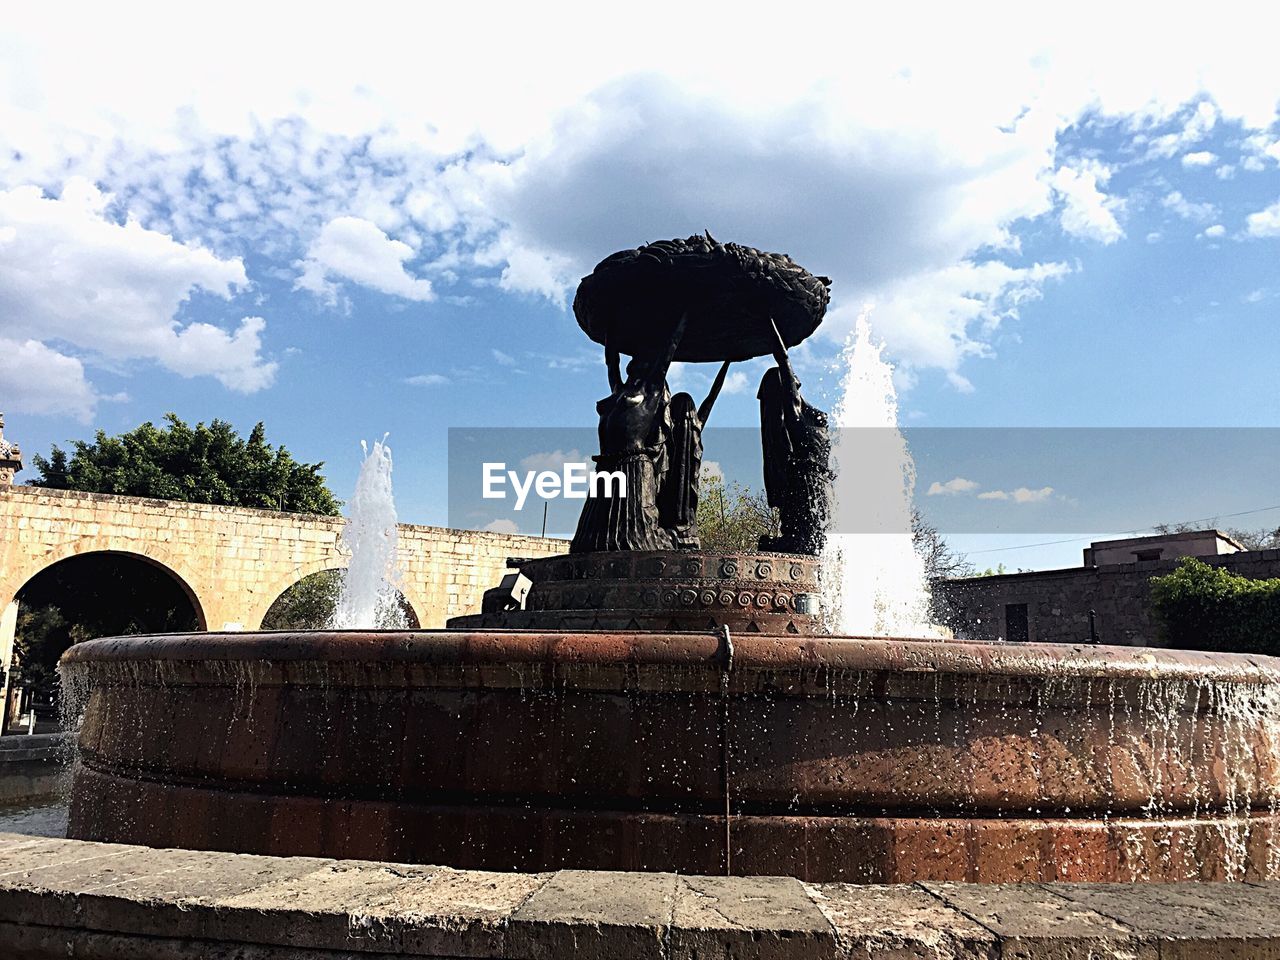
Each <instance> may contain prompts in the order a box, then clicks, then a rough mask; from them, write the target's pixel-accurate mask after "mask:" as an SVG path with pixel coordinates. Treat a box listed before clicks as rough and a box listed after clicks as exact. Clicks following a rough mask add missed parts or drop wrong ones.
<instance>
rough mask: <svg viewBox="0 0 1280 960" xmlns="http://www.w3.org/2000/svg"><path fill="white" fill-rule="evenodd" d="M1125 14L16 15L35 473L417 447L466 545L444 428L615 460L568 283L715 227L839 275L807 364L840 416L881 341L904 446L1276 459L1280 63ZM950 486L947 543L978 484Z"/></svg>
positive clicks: (3, 101)
mask: <svg viewBox="0 0 1280 960" xmlns="http://www.w3.org/2000/svg"><path fill="white" fill-rule="evenodd" d="M1114 6H1115V5H1110V6H1107V7H1103V6H1101V5H1099V6H1097V7H1096V8H1094V7H1090V6H1089V5H1087V4H1086V5H1084V6H1077V7H1074V8H1073V9H1072V11H1071V12H1070V14H1067V13H1066V12H1064V11H1055V12H1054V13H1053V14H1052V15H1050V14H1049V13H1035V12H1033V11H1027V10H1026V9H1024V8H1023V7H1020V6H1017V5H1008V6H1004V5H992V6H987V7H983V8H979V9H976V10H975V9H972V8H968V7H967V8H966V10H967V11H968V12H967V13H959V12H955V11H952V12H949V13H942V12H939V11H937V10H933V9H930V11H929V12H928V13H927V15H926V14H925V13H924V12H923V11H922V10H919V9H914V10H913V9H903V10H901V11H896V12H884V13H881V14H878V15H876V17H875V18H874V19H866V18H865V17H864V18H861V19H859V20H857V21H850V22H849V23H847V24H846V23H841V22H839V19H840V18H839V17H834V19H833V15H832V14H831V12H830V8H829V7H813V8H807V7H805V6H804V5H802V4H801V5H796V6H794V7H789V8H788V9H789V14H790V16H789V18H788V19H787V21H785V22H779V21H778V19H777V16H776V14H771V15H768V16H766V11H776V7H761V8H760V9H759V10H755V11H754V13H753V10H752V7H751V5H750V4H746V5H743V4H738V5H735V6H734V7H733V8H731V9H732V10H733V11H734V15H733V16H732V17H730V18H729V19H726V18H725V16H724V15H723V13H724V10H723V9H720V10H717V9H716V8H714V7H711V6H710V5H708V6H707V8H706V9H705V10H704V9H702V8H701V7H700V8H699V9H697V10H691V9H689V8H688V6H687V5H684V6H681V7H675V6H672V7H670V8H669V9H668V8H666V7H663V6H662V5H660V4H659V5H649V6H646V10H647V11H648V12H649V13H650V15H651V16H650V17H649V18H647V19H637V18H635V17H629V18H627V19H626V20H623V19H618V20H617V21H616V22H614V21H613V20H612V19H611V17H613V16H617V17H619V18H621V17H622V13H621V12H619V13H618V14H609V15H602V14H600V13H599V10H598V8H591V7H590V6H586V5H582V6H575V5H563V6H560V5H554V4H553V5H549V6H540V7H539V8H538V9H537V10H536V11H535V10H530V9H528V8H527V6H526V7H519V6H514V5H512V6H505V5H500V6H494V7H488V8H486V9H483V10H479V11H472V12H467V11H462V10H454V11H450V12H448V13H439V12H433V13H432V14H431V15H429V16H428V15H426V14H424V13H422V12H420V10H419V8H417V7H415V6H403V7H396V6H379V5H373V6H370V7H369V8H368V11H367V12H362V14H361V18H362V19H361V20H359V21H351V20H349V19H346V18H347V17H349V14H342V13H341V9H342V8H337V7H335V8H332V9H328V8H324V7H317V6H316V5H308V6H306V7H293V6H290V5H283V4H282V5H278V6H277V5H272V8H271V9H269V10H262V9H259V7H261V5H258V6H255V7H249V6H243V7H242V6H239V5H237V4H226V5H219V7H218V9H217V10H216V12H215V11H212V10H211V11H209V12H207V13H205V14H202V15H199V16H197V15H194V14H176V13H173V12H172V11H170V10H169V9H168V8H166V7H163V6H148V5H128V4H126V5H123V6H121V7H114V6H113V8H112V10H110V11H105V10H102V9H101V8H95V7H92V6H87V5H86V6H85V7H83V8H81V9H80V10H79V11H78V13H77V14H76V15H75V16H73V17H70V18H69V20H68V21H67V22H68V23H71V24H74V28H73V29H72V28H67V24H65V23H59V24H51V23H49V22H47V18H40V17H37V16H35V15H34V14H32V15H29V16H28V15H24V14H19V15H17V16H14V17H12V18H7V19H8V22H7V23H6V24H5V26H4V27H3V28H0V29H2V30H3V33H0V64H2V65H0V409H3V410H4V411H5V413H6V415H7V420H8V427H7V433H8V435H9V436H10V437H11V438H13V439H17V440H19V441H20V442H21V443H22V444H23V447H24V449H25V450H27V451H28V453H33V452H37V451H46V450H47V449H48V447H49V445H50V444H51V443H54V442H65V441H67V440H70V439H73V438H77V437H86V436H89V435H90V434H91V432H92V431H93V430H94V429H96V428H101V429H104V430H107V431H110V432H115V431H119V430H123V429H128V428H130V427H133V426H135V425H136V424H138V423H139V422H141V421H143V420H147V419H152V420H158V419H159V418H160V417H161V416H162V415H163V414H164V413H165V412H166V411H169V410H172V411H174V412H176V413H178V414H179V415H180V416H182V417H184V418H186V419H188V420H193V421H194V420H208V419H210V418H212V417H222V418H226V419H229V420H231V421H233V422H234V423H236V424H237V425H239V426H240V427H242V428H244V429H246V430H247V429H248V427H250V426H251V425H252V424H253V423H254V422H255V421H257V420H260V419H261V420H264V421H266V423H267V426H268V433H269V436H270V437H271V438H272V439H273V440H275V441H277V442H284V443H285V444H287V445H288V446H289V447H290V448H291V449H292V450H293V451H294V452H295V454H297V455H298V456H299V457H301V458H304V459H308V460H324V461H326V463H327V468H326V473H327V475H328V477H329V479H330V481H331V483H332V485H333V487H334V488H335V490H336V491H337V492H338V494H339V495H340V496H342V495H344V494H345V493H346V492H347V491H349V490H350V488H351V486H352V483H353V481H354V477H355V472H356V470H357V467H358V459H359V440H360V439H361V438H372V437H376V436H381V435H382V434H383V433H389V434H390V442H391V444H392V447H393V450H394V452H395V456H396V485H397V496H398V502H399V505H400V513H401V516H402V518H403V519H405V520H408V521H412V522H423V523H444V522H445V521H446V519H447V517H448V512H447V503H446V495H445V494H446V486H447V482H446V481H447V464H446V459H447V443H446V438H447V431H448V429H449V428H450V427H560V426H566V427H568V426H588V427H589V426H591V424H592V420H593V404H594V402H595V400H597V399H598V398H599V396H600V395H601V393H602V391H603V389H604V386H605V380H604V373H603V369H602V366H601V364H600V357H599V350H598V348H596V347H594V345H592V344H590V343H589V342H588V341H587V340H586V338H585V336H583V335H582V334H581V332H580V331H579V330H578V328H577V326H576V324H575V323H574V321H573V318H572V314H571V312H570V311H569V309H568V306H567V305H568V303H569V302H570V301H571V300H572V291H573V286H574V284H575V283H576V280H577V278H578V277H580V276H581V275H582V274H583V273H584V272H586V271H587V270H589V269H590V267H591V266H592V265H593V264H594V263H595V262H596V261H597V260H599V259H601V258H602V257H604V256H605V255H607V254H608V253H610V252H612V251H613V250H616V249H619V248H621V247H627V246H634V245H637V244H639V243H643V242H646V241H649V240H654V239H660V238H664V237H672V236H684V235H688V234H690V233H693V232H700V231H701V230H702V229H704V228H706V229H710V230H711V232H712V233H713V234H715V235H716V236H717V237H718V238H720V239H725V240H736V241H739V242H742V243H747V244H750V245H753V246H759V247H763V248H766V249H772V250H781V251H785V252H789V253H791V254H792V255H794V256H795V257H796V258H797V259H798V260H799V261H800V262H801V263H803V264H805V265H806V266H808V267H809V268H810V269H812V270H814V271H815V272H818V273H824V274H827V275H829V276H831V277H833V278H834V280H835V285H834V288H833V304H832V310H831V312H830V314H829V317H828V320H827V322H826V323H825V324H824V326H823V328H822V330H821V331H820V333H819V335H817V336H815V337H814V338H813V339H812V340H811V341H810V342H809V344H808V345H807V346H806V347H805V348H804V349H803V350H801V351H800V352H799V354H800V355H799V356H798V361H799V363H800V368H801V374H802V378H803V379H804V381H805V386H806V390H809V391H812V393H813V395H814V397H815V398H817V399H819V400H820V401H821V402H824V403H828V404H829V403H831V402H832V401H833V400H834V397H833V396H832V392H833V390H834V385H835V384H836V383H838V374H836V373H833V372H831V370H830V368H831V367H832V365H833V364H835V363H837V362H838V358H839V352H840V348H841V346H842V344H843V340H844V338H845V336H847V334H848V333H849V331H850V329H851V328H852V325H853V319H854V317H855V316H856V315H857V314H858V312H859V311H860V310H861V309H862V308H863V306H864V304H866V303H872V304H874V306H873V308H872V310H871V323H872V327H873V331H874V333H875V335H876V336H877V337H879V338H880V339H882V340H883V342H884V344H885V353H886V355H887V356H888V357H890V358H891V359H892V360H893V361H894V362H895V363H896V364H897V367H898V370H897V378H896V379H897V384H898V388H899V401H900V409H901V413H902V422H903V424H904V425H905V426H907V427H927V428H932V427H1063V426H1072V427H1122V426H1124V427H1158V428H1181V427H1274V426H1277V419H1278V411H1277V401H1276V398H1275V396H1276V391H1275V387H1274V379H1275V378H1274V371H1275V370H1276V368H1277V365H1278V363H1280V338H1277V337H1276V336H1275V328H1276V324H1277V321H1278V320H1280V270H1278V269H1277V268H1278V267H1280V127H1278V126H1277V124H1276V107H1277V99H1278V98H1280V65H1278V64H1277V58H1276V57H1275V56H1274V53H1273V50H1272V49H1271V42H1272V38H1274V36H1276V35H1280V30H1276V29H1275V27H1277V26H1280V24H1275V23H1267V22H1265V21H1266V19H1267V18H1268V17H1272V19H1274V17H1273V15H1272V14H1266V13H1259V12H1258V8H1256V7H1244V6H1241V7H1240V8H1239V10H1236V9H1235V8H1234V7H1232V5H1230V4H1227V5H1222V6H1216V7H1215V8H1214V9H1213V11H1212V18H1213V19H1212V20H1210V21H1204V22H1200V21H1197V22H1195V23H1194V24H1192V23H1191V22H1190V21H1188V20H1187V19H1185V18H1182V17H1179V16H1177V15H1176V11H1173V10H1172V8H1165V9H1166V12H1167V13H1168V15H1167V17H1165V18H1164V19H1163V20H1162V21H1160V22H1157V21H1155V20H1154V19H1153V18H1151V17H1147V16H1146V15H1144V14H1141V13H1134V14H1132V16H1131V19H1128V20H1126V19H1125V18H1126V17H1128V16H1129V14H1126V13H1124V12H1120V11H1116V10H1115V9H1113V8H1114ZM362 9H363V8H362ZM677 12H678V13H679V16H676V13H677ZM1206 15H1207V14H1206V12H1205V11H1204V10H1201V11H1200V12H1199V14H1198V16H1201V17H1204V16H1206ZM188 18H194V19H188ZM948 18H951V19H948ZM1241 18H1246V19H1245V20H1244V21H1242V19H1241ZM817 20H820V21H821V22H822V23H823V24H824V27H825V29H822V30H816V31H815V30H814V29H813V28H812V26H811V24H812V23H814V22H815V21H817ZM922 22H927V23H929V24H930V27H931V29H929V30H928V31H922V30H921V29H920V24H921V23H922ZM1241 22H1247V23H1248V24H1249V27H1248V29H1247V30H1242V29H1240V27H1239V26H1238V25H1239V23H1241ZM672 23H676V24H679V25H680V29H679V30H678V31H673V30H672V29H671V27H670V25H671V24H672ZM1102 23H1105V25H1106V27H1105V29H1102V28H1099V26H1098V25H1099V24H1102ZM762 370H763V366H762V365H761V364H760V363H759V362H757V363H755V364H748V365H744V366H743V368H741V369H739V370H735V376H734V377H733V378H732V379H731V381H730V384H729V391H728V392H727V393H726V395H725V396H724V397H723V398H722V400H721V402H720V404H719V405H718V406H717V409H716V415H715V416H716V424H717V425H718V426H740V427H749V426H751V425H752V424H754V423H755V422H756V418H757V411H756V404H755V399H754V392H755V391H754V387H755V384H756V383H757V382H758V379H759V376H760V373H761V372H762ZM736 374H741V376H736ZM706 378H707V373H706V372H705V371H701V370H697V369H684V370H679V371H677V373H676V379H677V383H678V385H682V386H686V387H688V388H690V389H693V391H694V392H695V393H697V392H698V390H699V389H700V388H702V387H703V385H705V383H706ZM583 452H584V453H590V452H592V451H583ZM707 455H708V457H709V458H712V459H714V458H715V456H716V453H715V450H714V449H713V448H710V449H708V454H707ZM926 459H927V458H923V457H922V463H921V472H920V476H919V488H920V489H919V491H918V492H919V494H920V502H921V504H922V505H923V506H925V507H926V509H930V508H931V502H932V505H934V506H936V505H937V504H938V503H939V502H940V499H941V498H939V497H934V498H930V497H928V496H927V495H926V493H925V491H926V490H927V489H928V488H929V486H930V485H931V484H933V483H935V482H938V483H945V482H947V481H950V480H952V479H954V477H955V476H957V475H958V474H953V473H948V475H945V476H944V475H942V473H945V472H947V471H940V472H937V471H935V467H934V466H932V465H930V464H929V463H927V462H925V460H926ZM996 466H998V467H999V468H1000V469H1005V463H1004V461H997V462H996V463H995V464H994V465H993V464H988V467H989V468H990V469H988V470H987V473H988V474H991V475H989V476H983V477H982V478H981V482H982V484H983V485H984V489H987V490H992V489H1006V490H1009V491H1012V490H1014V489H1016V488H1018V487H1025V488H1027V489H1028V490H1041V489H1043V488H1045V487H1051V488H1053V489H1054V490H1055V492H1057V493H1059V494H1061V495H1063V496H1067V495H1074V494H1066V493H1063V491H1064V490H1065V489H1066V488H1067V486H1069V484H1070V480H1071V478H1070V477H1069V476H1067V475H1064V474H1063V473H1062V472H1061V471H1059V472H1058V473H1056V474H1055V471H1054V469H1053V467H1052V465H1051V464H1047V463H1043V464H1037V465H1036V466H1037V469H1036V470H1031V469H1017V467H1018V466H1019V465H1016V464H1012V463H1010V464H1008V467H1007V469H1008V475H1007V476H1005V477H1003V478H1002V477H1000V476H997V475H995V474H996V473H997V472H998V471H997V470H995V469H994V467H996ZM1022 466H1024V467H1027V466H1029V465H1022ZM931 471H934V472H931ZM935 472H937V475H935ZM971 472H972V471H971ZM1033 474H1034V475H1033ZM27 475H28V476H29V475H30V474H27ZM1222 477H1223V479H1222V491H1223V494H1222V504H1223V506H1222V507H1221V508H1217V507H1215V508H1213V509H1212V510H1205V509H1204V507H1203V504H1202V498H1201V497H1200V495H1199V494H1197V495H1196V496H1189V495H1188V496H1187V497H1185V498H1183V499H1181V500H1180V499H1179V498H1178V495H1175V493H1173V492H1167V495H1165V496H1160V497H1153V498H1152V499H1151V500H1150V501H1149V502H1151V503H1158V504H1159V505H1160V507H1161V509H1167V510H1168V511H1170V512H1171V513H1173V514H1175V515H1171V516H1167V517H1162V519H1164V520H1168V521H1177V520H1182V519H1191V518H1192V517H1198V516H1203V515H1206V514H1207V513H1224V514H1225V513H1228V512H1232V510H1233V509H1248V508H1250V507H1255V506H1256V507H1262V506H1267V505H1269V504H1270V502H1271V501H1270V499H1268V498H1267V497H1266V496H1265V493H1266V491H1265V489H1258V490H1257V491H1256V493H1257V496H1256V497H1254V498H1253V499H1258V500H1259V502H1258V503H1256V504H1255V503H1252V502H1248V503H1245V500H1247V499H1249V497H1250V495H1251V494H1252V493H1254V492H1255V491H1254V490H1253V489H1252V486H1251V485H1243V484H1241V483H1240V482H1238V481H1237V480H1236V479H1234V478H1233V477H1232V476H1231V471H1230V470H1229V468H1227V469H1223V471H1222ZM742 479H744V480H748V481H750V480H752V479H753V478H751V477H743V478H742ZM968 479H973V480H974V481H975V482H977V480H978V478H976V477H973V478H968ZM1158 480H1159V478H1158V477H1156V476H1150V475H1148V476H1144V477H1143V478H1142V482H1143V483H1144V484H1146V485H1148V486H1151V485H1153V484H1155V483H1157V482H1158ZM975 497H976V494H975ZM1272 499H1275V500H1276V501H1278V502H1280V496H1276V497H1274V498H1272ZM1241 504H1244V506H1241ZM986 505H987V506H990V507H992V508H993V509H994V508H995V507H1003V508H1005V509H1006V511H1013V510H1016V509H1018V508H1019V507H1025V506H1027V504H1020V503H1018V502H1017V501H1014V500H1009V501H1003V502H997V501H991V500H989V501H987V502H986ZM1187 511H1189V512H1187ZM1202 511H1203V512H1202ZM1184 513H1185V515H1184ZM991 516H992V518H993V519H992V529H1007V528H1008V526H1009V524H1010V523H1011V522H1013V520H1014V519H1015V518H1014V517H1013V516H1011V515H1010V514H1009V513H1008V512H1006V514H1005V515H1003V519H1002V517H1001V515H999V514H996V513H992V514H991ZM539 519H540V518H539ZM1253 519H1255V518H1254V517H1249V518H1242V521H1246V520H1253ZM1149 520H1150V518H1149V517H1147V516H1145V515H1144V516H1142V517H1137V516H1135V517H1134V518H1133V524H1132V525H1134V526H1136V525H1137V524H1139V523H1143V522H1148V521H1149ZM1268 523H1272V524H1274V523H1280V511H1275V512H1273V513H1269V514H1260V515H1257V516H1256V523H1250V524H1249V525H1256V526H1263V525H1266V524H1268ZM1013 525H1014V526H1017V524H1016V523H1014V524H1013ZM536 526H537V524H536V523H533V522H531V524H530V525H529V526H528V529H534V530H536ZM1127 526H1128V525H1121V526H1120V527H1117V529H1122V528H1127ZM1098 532H1106V531H1098ZM1079 533H1081V531H1078V530H1071V531H1067V532H1066V535H1067V536H1071V535H1075V534H1079ZM1008 536H1009V538H1010V539H1011V540H1012V542H1018V543H1021V542H1034V541H1039V540H1046V539H1051V537H1048V536H1044V537H1040V536H1029V535H1025V534H1024V535H1016V536H1015V535H1013V534H1009V535H1008ZM961 539H962V540H963V543H964V545H965V546H966V547H968V548H970V549H981V548H983V547H982V544H983V543H987V544H988V547H989V546H990V543H995V542H996V541H990V540H989V538H988V540H985V541H984V540H982V539H981V538H977V539H975V538H974V537H973V535H970V534H965V535H964V537H963V538H961ZM958 542H959V540H958ZM999 543H1000V545H1002V546H1007V545H1009V541H1007V540H1001V541H999ZM1081 546H1083V543H1072V544H1068V545H1058V546H1055V547H1051V548H1037V549H1035V550H1024V551H1010V552H1007V553H999V554H995V553H993V554H984V555H983V560H982V565H986V563H987V561H990V563H991V565H994V564H995V563H996V562H1005V563H1006V564H1008V565H1009V566H1044V565H1055V564H1070V563H1075V562H1078V559H1079V550H1080V547H1081ZM975 559H978V558H977V557H975Z"/></svg>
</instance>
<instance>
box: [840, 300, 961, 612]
mask: <svg viewBox="0 0 1280 960" xmlns="http://www.w3.org/2000/svg"><path fill="white" fill-rule="evenodd" d="M882 350H883V347H882V345H881V344H878V343H875V342H873V341H872V339H871V325H870V322H869V320H868V316H867V314H866V313H863V314H862V315H860V316H859V317H858V322H857V325H856V326H855V328H854V332H853V335H852V336H851V337H850V338H849V342H848V344H847V345H846V346H845V350H844V353H843V354H842V357H841V361H842V366H843V375H842V378H841V383H840V398H839V400H838V401H837V403H836V406H835V409H834V411H833V416H832V421H833V426H834V427H835V428H836V429H835V430H834V431H833V442H832V451H831V453H832V461H833V465H834V467H835V470H836V481H835V502H834V503H833V505H832V512H833V516H832V521H833V522H832V533H831V535H830V536H829V537H828V539H827V546H826V549H825V551H824V554H823V566H824V569H825V571H826V574H825V579H824V583H823V597H822V600H823V614H824V617H825V618H826V621H827V624H828V626H829V628H830V629H831V631H832V632H833V633H836V634H845V635H853V636H868V635H878V636H886V635H889V636H934V635H937V634H938V633H939V630H938V628H937V627H936V626H935V625H933V624H932V623H931V617H930V613H929V605H930V594H929V584H928V580H927V578H926V576H925V569H924V563H923V561H922V560H921V558H920V557H919V555H918V554H917V553H916V550H915V546H914V544H913V543H912V539H911V509H912V504H911V500H912V493H913V492H914V489H915V479H916V478H915V464H914V463H913V462H912V459H911V454H910V452H909V451H908V449H907V442H906V440H905V438H904V437H903V436H902V433H901V431H900V430H899V429H898V394H897V390H896V389H895V388H894V385H893V367H892V366H891V365H890V364H889V363H888V362H887V361H886V360H885V359H884V357H883V356H882Z"/></svg>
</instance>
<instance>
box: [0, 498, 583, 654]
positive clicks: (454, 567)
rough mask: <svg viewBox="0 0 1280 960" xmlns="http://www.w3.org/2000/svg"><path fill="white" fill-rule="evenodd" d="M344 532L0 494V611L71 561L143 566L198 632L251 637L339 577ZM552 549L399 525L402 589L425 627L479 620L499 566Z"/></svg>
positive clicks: (162, 506)
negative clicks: (156, 569)
mask: <svg viewBox="0 0 1280 960" xmlns="http://www.w3.org/2000/svg"><path fill="white" fill-rule="evenodd" d="M342 523H343V521H342V520H341V519H340V518H335V517H319V516H312V515H304V514H295V513H278V512H275V511H270V510H247V509H242V508H239V507H220V506H209V505H205V504H195V503H178V502H174V501H171V500H147V499H142V498H138V497H117V496H111V495H108V494H96V493H79V492H73V491H65V490H45V489H42V488H38V487H9V488H0V609H4V607H5V606H6V605H7V604H8V603H9V602H10V601H11V600H12V599H13V598H14V596H16V594H17V592H18V591H19V590H20V589H21V588H22V585H23V584H25V583H26V582H27V581H28V580H30V579H31V578H32V577H33V576H35V575H36V574H37V573H39V572H40V571H41V570H43V569H45V568H46V567H48V566H50V565H52V564H54V563H56V562H58V561H59V560H64V559H67V558H68V557H73V556H77V555H79V554H84V553H91V552H95V551H111V552H118V553H126V554H133V555H137V556H140V557H143V558H145V559H147V560H149V561H151V562H152V563H155V564H157V565H159V566H161V567H164V568H165V569H166V570H168V571H169V572H170V573H171V574H172V575H173V576H174V577H175V578H176V579H177V580H178V581H179V582H180V583H181V584H182V586H183V588H184V589H185V590H186V592H187V594H188V596H189V597H190V598H191V599H192V601H193V603H194V604H195V606H196V609H197V613H198V614H199V616H200V621H201V623H202V624H203V625H204V626H205V627H206V628H208V629H215V630H216V629H223V628H226V629H246V630H253V629H257V628H258V627H259V626H260V625H261V623H262V618H263V616H264V615H265V614H266V612H267V610H268V608H269V607H270V606H271V604H272V603H273V602H274V601H275V599H276V598H277V597H279V596H280V594H281V593H283V592H284V591H285V589H287V588H288V587H289V586H291V585H293V584H294V583H297V582H298V581H299V580H301V579H302V578H303V577H305V576H307V575H308V574H312V573H316V572H318V571H321V570H327V569H332V568H335V567H344V566H346V563H347V557H346V556H345V555H344V554H343V553H342V552H341V551H340V550H339V548H338V536H339V533H340V532H341V530H342ZM566 549H567V544H566V542H565V541H563V540H554V539H550V538H542V537H525V536H513V535H510V534H500V533H488V532H484V531H474V530H451V529H447V528H444V527H426V526H416V525H410V524H402V525H401V527H400V569H401V570H402V572H403V583H402V590H403V592H404V594H405V597H406V599H407V600H408V601H409V604H410V606H411V607H413V610H414V613H415V615H416V616H417V618H418V621H419V623H420V624H421V625H422V626H424V627H441V626H444V622H445V620H446V619H448V618H449V617H452V616H456V615H459V614H463V613H472V612H476V611H478V610H479V609H480V598H481V595H482V594H483V593H484V591H485V590H486V589H488V588H489V587H491V586H496V585H497V583H498V581H499V579H501V577H502V574H503V572H504V571H505V569H506V558H507V557H510V556H521V557H541V556H549V555H551V554H555V553H563V552H564V551H565V550H566Z"/></svg>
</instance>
